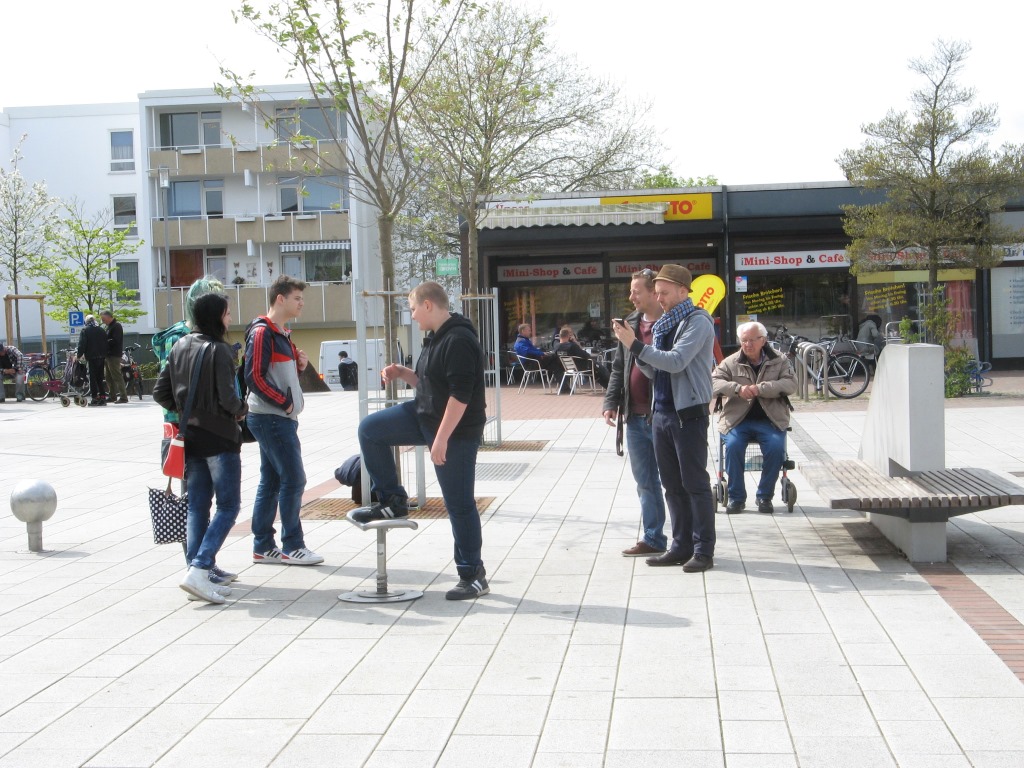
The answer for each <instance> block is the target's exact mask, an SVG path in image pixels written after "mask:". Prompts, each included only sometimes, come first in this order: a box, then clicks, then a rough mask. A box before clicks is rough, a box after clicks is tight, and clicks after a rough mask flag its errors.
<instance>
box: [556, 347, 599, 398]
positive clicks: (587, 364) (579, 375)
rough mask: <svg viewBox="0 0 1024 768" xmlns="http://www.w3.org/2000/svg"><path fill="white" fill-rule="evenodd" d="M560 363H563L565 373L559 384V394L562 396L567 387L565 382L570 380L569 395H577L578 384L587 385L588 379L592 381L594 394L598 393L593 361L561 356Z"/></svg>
mask: <svg viewBox="0 0 1024 768" xmlns="http://www.w3.org/2000/svg"><path fill="white" fill-rule="evenodd" d="M558 359H559V361H560V362H561V363H562V368H563V369H564V370H565V373H563V374H562V380H561V381H560V382H559V383H558V393H559V394H561V392H562V387H564V386H565V380H566V379H568V380H569V395H570V396H572V395H574V394H576V386H577V385H578V384H581V385H585V383H586V381H587V379H590V386H591V389H593V391H594V392H597V391H598V390H597V379H596V378H595V376H594V361H593V360H582V359H580V358H578V357H570V356H569V355H559V356H558Z"/></svg>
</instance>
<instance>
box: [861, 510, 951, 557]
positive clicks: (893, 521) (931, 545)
mask: <svg viewBox="0 0 1024 768" xmlns="http://www.w3.org/2000/svg"><path fill="white" fill-rule="evenodd" d="M867 517H868V521H869V522H870V523H871V524H872V525H873V526H875V527H876V528H877V529H878V530H879V531H881V532H882V535H883V536H885V538H887V539H888V540H889V541H891V542H892V543H893V544H895V545H896V546H897V547H899V548H900V549H901V550H903V553H904V554H905V555H906V556H907V559H908V560H910V562H912V563H944V562H946V524H945V523H944V522H938V523H912V522H910V521H909V520H904V519H903V518H902V517H896V516H894V515H881V514H874V513H871V512H868V513H867Z"/></svg>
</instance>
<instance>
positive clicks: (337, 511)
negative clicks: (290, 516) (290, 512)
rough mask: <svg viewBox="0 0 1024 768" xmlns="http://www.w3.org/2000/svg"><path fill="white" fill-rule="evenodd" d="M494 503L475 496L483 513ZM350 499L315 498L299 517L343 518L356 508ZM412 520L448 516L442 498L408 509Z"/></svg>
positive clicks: (489, 499) (490, 498)
mask: <svg viewBox="0 0 1024 768" xmlns="http://www.w3.org/2000/svg"><path fill="white" fill-rule="evenodd" d="M493 503H494V497H493V496H477V497H476V508H477V510H478V511H479V512H480V514H483V513H484V512H485V511H487V509H488V508H489V507H490V506H491V504H493ZM356 506H357V505H356V503H355V502H354V501H352V499H316V500H315V501H311V502H309V503H308V504H306V505H304V506H303V507H302V511H301V512H300V513H299V517H301V518H302V519H303V520H344V519H345V515H347V514H348V513H349V512H350V511H351V510H353V509H355V508H356ZM409 517H410V518H411V519H413V520H439V519H441V518H444V517H448V512H447V510H446V509H445V508H444V500H443V499H439V498H436V497H431V498H428V499H427V502H426V504H424V505H423V506H422V507H418V508H414V509H410V510H409Z"/></svg>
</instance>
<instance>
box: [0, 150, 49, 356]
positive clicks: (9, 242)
mask: <svg viewBox="0 0 1024 768" xmlns="http://www.w3.org/2000/svg"><path fill="white" fill-rule="evenodd" d="M27 137H28V134H24V135H22V137H21V139H20V140H19V141H18V144H17V146H16V147H15V148H14V153H13V156H12V157H11V161H10V169H7V168H0V280H3V281H4V282H5V283H7V284H8V285H10V287H11V289H12V290H13V291H14V293H15V295H17V294H19V293H21V285H22V280H23V279H24V278H25V277H27V276H28V270H29V265H30V263H31V262H32V261H33V259H36V258H37V257H39V256H40V255H41V254H42V253H43V251H44V250H45V248H46V239H45V237H44V233H45V230H46V227H47V225H48V224H49V223H50V221H51V219H52V217H53V212H54V208H55V206H56V203H57V200H56V199H55V198H53V197H50V195H49V194H48V193H47V191H46V184H45V183H43V182H36V183H35V184H29V182H28V181H26V180H25V177H24V176H22V175H21V171H20V170H18V162H19V161H20V160H21V157H22V154H21V145H22V144H23V143H24V142H25V139H26V138H27ZM14 333H15V336H16V338H17V341H16V342H15V343H16V346H18V347H20V346H21V310H20V308H19V307H18V303H17V302H15V304H14Z"/></svg>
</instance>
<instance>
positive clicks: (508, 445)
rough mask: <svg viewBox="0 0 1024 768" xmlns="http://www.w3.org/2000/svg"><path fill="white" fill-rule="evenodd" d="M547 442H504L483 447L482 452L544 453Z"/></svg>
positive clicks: (481, 447)
mask: <svg viewBox="0 0 1024 768" xmlns="http://www.w3.org/2000/svg"><path fill="white" fill-rule="evenodd" d="M547 444H548V441H547V440H504V441H502V443H501V445H481V446H480V450H481V451H543V450H544V449H545V448H546V447H547Z"/></svg>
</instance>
